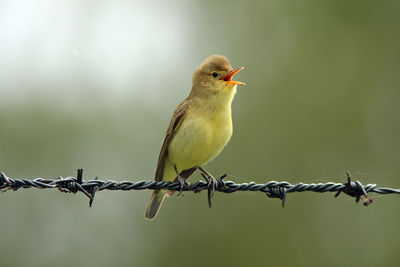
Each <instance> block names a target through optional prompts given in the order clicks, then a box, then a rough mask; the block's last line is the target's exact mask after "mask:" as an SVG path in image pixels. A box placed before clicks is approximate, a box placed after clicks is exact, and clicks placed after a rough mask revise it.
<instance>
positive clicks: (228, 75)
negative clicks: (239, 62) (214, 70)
mask: <svg viewBox="0 0 400 267" xmlns="http://www.w3.org/2000/svg"><path fill="white" fill-rule="evenodd" d="M242 69H244V67H240V68H238V69H236V70H233V71H231V72H229V73H228V74H226V75H225V76H224V77H222V78H221V80H223V81H225V82H228V83H230V84H240V85H245V83H242V82H238V81H232V77H233V75H235V74H236V73H238V72H239V71H241V70H242Z"/></svg>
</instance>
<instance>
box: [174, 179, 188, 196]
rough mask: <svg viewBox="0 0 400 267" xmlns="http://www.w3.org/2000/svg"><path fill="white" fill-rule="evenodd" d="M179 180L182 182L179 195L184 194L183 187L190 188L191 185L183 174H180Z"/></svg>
mask: <svg viewBox="0 0 400 267" xmlns="http://www.w3.org/2000/svg"><path fill="white" fill-rule="evenodd" d="M177 178H178V182H179V183H180V184H181V186H180V188H179V193H178V196H180V195H182V196H183V189H185V188H187V189H189V187H190V183H189V182H188V181H186V179H185V178H183V177H182V176H180V175H178V177H177Z"/></svg>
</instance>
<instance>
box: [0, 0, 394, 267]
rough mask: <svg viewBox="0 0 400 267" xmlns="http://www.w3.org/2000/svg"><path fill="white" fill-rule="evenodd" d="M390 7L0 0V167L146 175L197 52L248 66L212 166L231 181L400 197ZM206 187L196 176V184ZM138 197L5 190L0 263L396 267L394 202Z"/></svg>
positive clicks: (199, 57)
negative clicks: (386, 191)
mask: <svg viewBox="0 0 400 267" xmlns="http://www.w3.org/2000/svg"><path fill="white" fill-rule="evenodd" d="M399 23H400V2H399V1H397V0H393V1H372V0H371V1H344V0H335V1H317V0H315V1H278V0H275V1H192V2H188V1H175V0H172V1H158V2H153V1H78V0H75V1H15V0H2V1H0V150H1V153H0V169H1V170H2V171H4V172H5V173H6V174H7V175H8V176H10V177H14V178H29V179H33V178H36V177H44V178H56V177H57V176H60V175H61V176H63V177H66V176H69V175H75V173H76V169H77V168H84V177H85V178H86V179H91V178H94V177H95V176H99V178H100V179H102V180H108V179H113V180H117V181H122V180H131V181H137V180H142V179H146V180H149V179H152V177H153V175H154V172H155V167H156V161H157V157H158V153H159V149H160V147H161V143H162V138H163V135H164V133H165V130H166V127H167V126H168V122H169V119H170V116H171V114H172V111H173V109H174V108H175V106H176V105H177V104H178V103H179V102H180V101H181V100H182V99H183V98H184V97H186V95H187V94H188V93H189V90H190V87H191V76H192V73H193V71H194V70H195V68H196V67H197V66H198V65H199V64H200V63H201V62H202V61H203V60H204V59H205V58H206V57H207V56H209V55H212V54H216V53H218V54H223V55H225V56H227V57H228V58H229V59H230V60H231V63H232V66H233V67H239V66H244V67H245V68H246V69H245V70H244V71H242V72H241V73H240V74H238V75H237V79H238V80H240V81H243V82H246V84H247V85H246V86H240V87H239V88H238V92H237V95H236V98H235V100H234V103H233V119H234V135H233V138H232V140H231V142H230V143H229V145H228V146H227V147H226V149H225V150H224V151H223V152H222V153H221V155H220V156H219V157H218V158H216V159H215V160H214V161H213V162H212V163H210V164H209V165H208V166H207V169H208V170H209V171H210V172H212V173H213V174H214V175H215V176H218V175H221V174H223V173H228V175H229V177H228V180H233V181H235V182H238V183H242V182H249V181H255V182H259V183H263V182H267V181H270V180H287V181H289V182H291V183H297V182H305V183H317V182H328V181H334V182H344V181H345V174H344V172H345V170H350V171H351V172H352V173H353V176H354V178H355V179H359V180H361V181H362V182H363V183H364V184H366V183H377V184H378V185H380V186H388V187H394V188H399V187H400V166H399V156H400V149H399V148H400V140H399V136H400V123H399V114H400V105H399V99H400V90H399V86H400V80H399V71H400V49H399V47H400V32H399ZM198 179H201V177H200V176H199V175H198V174H197V175H195V176H194V177H193V178H191V182H195V181H196V180H198ZM149 195H150V191H131V192H110V191H107V192H106V191H103V192H100V193H98V194H97V196H96V200H95V202H94V206H93V207H92V208H89V207H88V201H87V199H86V197H85V196H83V195H82V194H77V195H72V194H63V193H60V192H58V191H56V190H37V189H29V190H24V189H22V190H19V191H16V192H6V193H4V194H1V195H0V212H1V216H0V225H1V229H2V234H1V239H0V257H1V262H2V264H1V265H2V266H205V265H207V266H224V265H226V266H261V265H269V266H364V267H365V266H398V262H399V261H400V254H399V246H400V238H399V236H400V235H399V227H398V226H399V219H400V214H399V203H400V199H399V197H398V196H394V195H388V196H374V197H375V201H374V203H373V204H372V205H371V206H370V207H367V208H366V207H364V206H362V205H361V204H355V203H354V200H353V199H352V198H350V197H348V196H345V195H341V196H340V197H339V198H338V199H335V198H334V197H333V194H315V193H301V194H300V193H298V194H290V195H288V201H287V205H286V207H285V208H284V209H282V208H281V206H280V202H279V200H274V199H268V198H267V197H266V196H265V195H263V194H261V193H250V192H249V193H245V192H243V193H235V194H222V193H216V194H215V197H214V206H213V208H212V209H209V208H208V206H207V200H206V193H205V192H203V193H201V194H193V193H189V192H188V193H186V194H185V196H184V197H177V196H176V195H175V196H173V197H172V198H170V199H168V200H167V201H166V202H165V203H164V205H163V208H162V209H161V212H160V213H159V216H158V218H157V219H156V220H155V221H154V222H148V221H145V220H144V209H145V206H146V204H147V201H148V198H149Z"/></svg>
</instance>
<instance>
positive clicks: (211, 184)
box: [199, 167, 218, 195]
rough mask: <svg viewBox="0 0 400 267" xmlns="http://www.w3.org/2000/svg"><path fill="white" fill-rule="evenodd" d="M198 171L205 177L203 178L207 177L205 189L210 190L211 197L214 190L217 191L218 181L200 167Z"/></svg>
mask: <svg viewBox="0 0 400 267" xmlns="http://www.w3.org/2000/svg"><path fill="white" fill-rule="evenodd" d="M199 170H200V171H201V172H202V173H203V174H204V175H205V176H204V177H207V179H206V180H207V187H208V189H210V190H211V195H214V191H215V189H217V186H218V181H217V179H215V178H214V176H212V175H211V173H209V172H208V171H206V170H205V169H203V168H202V167H199Z"/></svg>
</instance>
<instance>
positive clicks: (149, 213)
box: [144, 190, 166, 221]
mask: <svg viewBox="0 0 400 267" xmlns="http://www.w3.org/2000/svg"><path fill="white" fill-rule="evenodd" d="M165 196H166V190H154V191H153V194H152V195H151V197H150V200H149V204H147V209H146V215H145V216H144V217H145V218H146V219H148V220H150V221H152V220H154V218H155V217H156V215H157V213H158V211H159V209H160V207H161V204H162V202H163V200H164V198H165Z"/></svg>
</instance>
